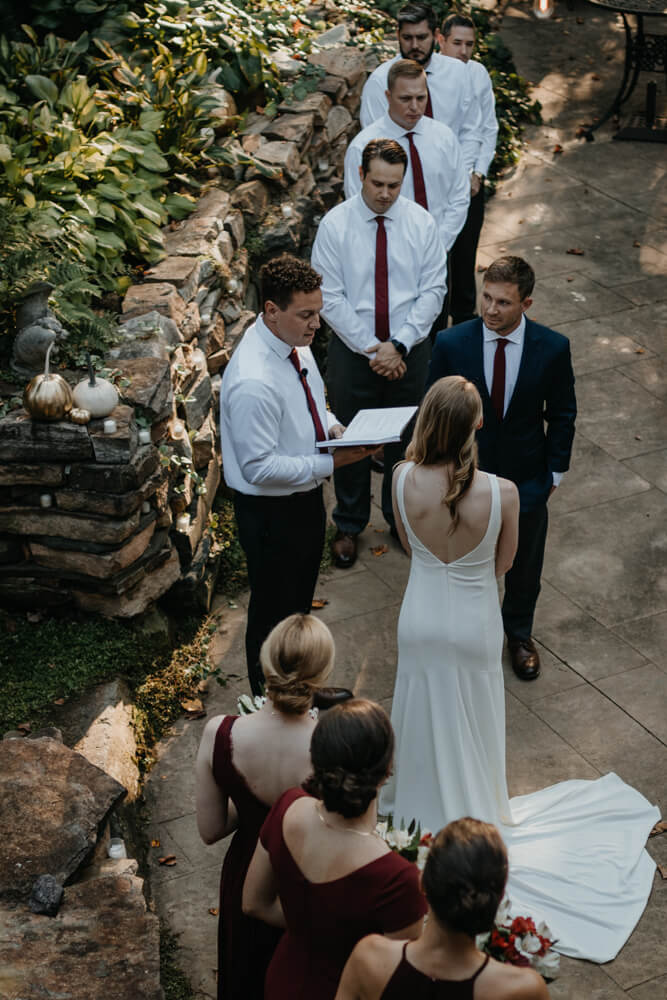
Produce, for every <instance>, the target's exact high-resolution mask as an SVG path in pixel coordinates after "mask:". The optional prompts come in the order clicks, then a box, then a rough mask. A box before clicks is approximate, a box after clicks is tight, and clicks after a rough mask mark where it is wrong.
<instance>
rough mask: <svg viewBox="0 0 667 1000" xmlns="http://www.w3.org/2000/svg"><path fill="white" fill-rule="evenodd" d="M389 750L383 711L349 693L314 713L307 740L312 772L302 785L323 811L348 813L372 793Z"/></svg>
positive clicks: (362, 806) (357, 812) (355, 812)
mask: <svg viewBox="0 0 667 1000" xmlns="http://www.w3.org/2000/svg"><path fill="white" fill-rule="evenodd" d="M393 756H394V731H393V729H392V728H391V722H390V721H389V716H388V715H387V713H386V712H385V711H384V709H382V708H380V706H379V705H376V704H375V702H373V701H367V700H366V699H365V698H351V699H350V700H349V701H345V702H343V703H342V704H340V705H335V706H334V707H333V708H330V709H329V710H328V711H326V712H324V713H322V714H321V715H320V718H319V721H318V723H317V725H316V726H315V729H314V731H313V735H312V738H311V741H310V759H311V762H312V765H313V773H312V775H311V777H310V778H308V780H307V781H306V782H304V786H303V787H304V788H305V789H306V791H307V792H310V794H311V795H315V796H316V797H317V798H318V799H321V800H322V802H323V803H324V806H325V808H326V809H328V810H329V812H336V813H339V814H340V815H341V816H344V817H345V818H346V819H353V818H354V817H355V816H361V815H363V813H365V812H366V810H367V809H368V807H369V805H370V804H371V802H372V801H373V799H374V798H375V797H376V795H377V791H378V787H379V786H380V785H381V784H382V782H383V781H384V780H385V778H386V777H387V775H388V774H389V768H390V767H391V762H392V759H393Z"/></svg>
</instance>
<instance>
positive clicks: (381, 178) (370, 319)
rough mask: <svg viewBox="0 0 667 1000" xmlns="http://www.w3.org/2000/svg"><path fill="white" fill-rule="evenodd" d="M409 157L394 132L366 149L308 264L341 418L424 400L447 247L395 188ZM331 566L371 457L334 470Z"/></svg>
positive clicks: (387, 491) (364, 493)
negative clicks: (355, 180)
mask: <svg viewBox="0 0 667 1000" xmlns="http://www.w3.org/2000/svg"><path fill="white" fill-rule="evenodd" d="M407 162H408V157H407V153H406V152H405V150H404V149H403V148H402V146H401V145H400V144H399V143H398V142H397V141H396V140H394V139H375V140H373V141H371V142H370V143H369V144H368V145H367V146H366V148H365V149H364V151H363V154H362V163H361V172H362V184H361V191H360V192H359V194H356V195H354V196H353V197H352V198H350V199H348V200H347V201H344V202H342V203H341V204H340V205H336V206H335V207H334V208H332V209H331V211H329V212H327V214H326V215H325V216H324V218H323V219H322V221H321V223H320V225H319V228H318V231H317V236H316V238H315V244H314V246H313V253H312V265H313V267H314V268H315V269H316V270H317V271H318V272H319V273H320V274H321V275H322V294H323V300H324V304H323V307H322V316H323V317H324V319H325V320H326V321H327V323H328V325H329V326H330V327H331V329H332V331H333V333H332V336H331V339H330V341H329V356H328V367H327V389H328V392H329V400H330V402H331V405H332V406H333V408H334V409H335V410H336V412H337V414H338V416H339V418H340V419H341V420H342V421H343V422H344V423H346V424H347V423H349V421H350V420H351V419H352V418H353V417H354V415H355V414H356V413H357V411H358V410H360V409H367V408H373V407H385V406H409V405H414V404H416V403H418V402H419V400H420V399H421V396H422V393H423V388H424V382H425V379H426V373H427V367H428V361H429V356H430V343H429V340H428V334H429V331H430V329H431V325H432V324H433V321H434V320H435V318H436V316H437V315H438V314H439V312H440V308H441V306H442V300H443V297H444V293H445V288H446V254H445V251H444V248H443V246H442V243H441V241H440V237H439V234H438V229H437V226H436V223H435V221H434V219H433V217H432V216H431V215H430V214H429V213H428V212H427V211H426V210H425V209H424V208H422V207H421V205H418V204H417V203H416V202H414V201H410V200H409V199H407V198H404V197H402V196H401V195H400V191H401V184H402V183H403V177H404V174H405V170H406V167H407ZM400 455H401V445H400V443H397V444H393V445H386V446H385V476H384V480H383V486H382V512H383V514H384V517H385V519H386V521H387V522H388V524H389V525H390V527H391V528H392V529H393V530H394V531H395V527H394V518H393V513H392V506H391V471H392V467H393V465H394V463H395V462H396V461H398V460H399V458H400ZM334 485H335V488H336V501H337V503H336V507H335V509H334V512H333V519H334V521H335V523H336V527H337V529H338V531H337V534H336V538H335V539H334V543H333V547H332V548H333V556H334V561H335V563H336V565H337V566H340V567H342V568H347V567H349V566H352V565H353V564H354V562H355V560H356V556H357V544H358V536H359V534H360V532H362V531H363V530H364V528H365V527H366V525H367V524H368V520H369V517H370V500H371V490H370V462H369V461H363V462H359V463H358V464H357V465H354V466H349V467H347V468H345V469H343V468H341V469H336V471H335V473H334Z"/></svg>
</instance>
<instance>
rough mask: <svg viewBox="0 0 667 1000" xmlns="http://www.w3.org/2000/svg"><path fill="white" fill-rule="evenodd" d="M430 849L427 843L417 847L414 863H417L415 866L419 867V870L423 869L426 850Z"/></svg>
mask: <svg viewBox="0 0 667 1000" xmlns="http://www.w3.org/2000/svg"><path fill="white" fill-rule="evenodd" d="M430 850H431V848H430V847H429V846H428V844H422V845H421V846H420V847H418V848H417V860H416V862H415V864H416V865H417V868H419V871H420V872H423V871H424V865H425V864H426V859H427V857H428V852H429V851H430Z"/></svg>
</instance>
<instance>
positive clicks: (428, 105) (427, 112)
mask: <svg viewBox="0 0 667 1000" xmlns="http://www.w3.org/2000/svg"><path fill="white" fill-rule="evenodd" d="M426 94H427V97H426V108H425V110H424V114H425V115H426V117H427V118H432V117H433V105H432V104H431V91H430V90H429V89H428V77H426Z"/></svg>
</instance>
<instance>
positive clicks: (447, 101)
mask: <svg viewBox="0 0 667 1000" xmlns="http://www.w3.org/2000/svg"><path fill="white" fill-rule="evenodd" d="M396 20H397V23H398V32H397V33H398V45H399V50H400V52H399V55H397V56H395V57H394V58H393V59H389V60H388V61H387V62H384V63H381V64H380V65H379V66H378V67H377V69H374V70H373V72H372V73H371V75H370V76H369V77H368V80H367V81H366V83H365V85H364V89H363V91H362V94H361V112H360V118H361V126H362V128H367V126H368V125H371V124H372V123H373V122H374V121H376V120H377V119H378V118H381V117H382V116H383V115H384V114H386V112H387V78H388V76H389V70H390V69H391V67H392V65H393V64H394V63H396V62H398V60H399V59H414V60H415V62H418V63H419V65H420V66H423V68H424V71H425V73H426V80H427V85H428V99H427V103H426V108H425V111H424V114H425V115H426V117H427V118H434V119H435V120H436V121H439V122H444V124H445V125H449V127H450V128H451V130H452V132H453V133H454V135H455V136H456V138H457V139H458V140H459V143H460V144H461V151H462V153H463V160H464V163H465V165H466V169H467V170H469V171H470V170H473V169H474V162H475V156H476V153H477V150H478V147H479V124H480V113H479V107H478V105H477V102H476V101H475V97H474V94H473V89H472V83H471V78H470V74H468V73H466V68H465V66H463V64H462V63H461V62H460V61H459V60H458V59H451V58H450V57H449V56H445V55H441V54H440V53H438V52H435V51H434V49H435V41H436V39H435V32H436V28H437V23H438V22H437V18H436V15H435V12H434V10H433V8H432V7H431V5H430V4H428V3H408V4H406V5H405V6H404V7H402V8H401V9H400V10H399V12H398V15H397V18H396Z"/></svg>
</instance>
